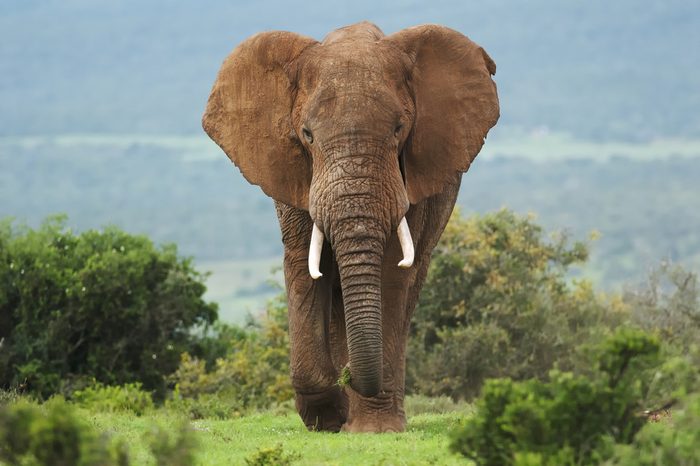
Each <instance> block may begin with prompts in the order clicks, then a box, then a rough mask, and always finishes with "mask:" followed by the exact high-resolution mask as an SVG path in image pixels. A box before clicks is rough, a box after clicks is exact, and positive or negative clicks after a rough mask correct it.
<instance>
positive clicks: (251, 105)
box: [202, 32, 316, 209]
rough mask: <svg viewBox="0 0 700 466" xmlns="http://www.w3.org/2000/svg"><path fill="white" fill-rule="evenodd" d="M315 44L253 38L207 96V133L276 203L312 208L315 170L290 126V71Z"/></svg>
mask: <svg viewBox="0 0 700 466" xmlns="http://www.w3.org/2000/svg"><path fill="white" fill-rule="evenodd" d="M315 43H316V41H315V40H313V39H311V38H309V37H304V36H300V35H298V34H294V33H291V32H265V33H260V34H256V35H255V36H252V37H250V38H249V39H247V40H246V41H244V42H243V43H242V44H240V45H239V46H238V47H236V49H235V50H234V51H233V52H231V54H230V55H229V56H228V57H227V58H226V60H225V61H224V63H223V65H222V66H221V69H220V70H219V74H218V76H217V78H216V82H214V86H213V88H212V90H211V94H210V96H209V102H208V103H207V108H206V111H205V112H204V117H203V118H202V126H203V127H204V131H206V133H207V134H208V135H209V137H211V138H212V139H213V140H214V142H216V143H217V144H218V145H219V147H221V148H222V149H223V151H224V152H225V153H226V155H228V157H229V158H230V159H231V161H232V162H233V163H234V164H236V166H237V167H238V168H239V169H240V170H241V173H242V174H243V176H244V177H245V178H246V179H247V180H248V181H249V182H250V183H252V184H256V185H258V186H260V187H261V188H262V190H263V191H264V192H265V193H266V194H267V195H268V196H270V197H272V198H273V199H276V200H278V201H281V202H283V203H285V204H288V205H291V206H294V207H298V208H302V209H308V204H309V200H308V198H309V186H310V183H311V165H310V163H309V161H308V160H307V157H306V156H305V155H304V149H303V147H302V146H301V143H300V142H299V140H298V138H297V135H296V133H295V131H294V129H293V126H292V120H291V110H292V103H293V100H294V95H293V89H294V85H293V83H292V82H291V81H290V78H289V74H288V71H289V70H290V69H292V68H293V63H294V62H295V60H296V59H297V58H298V57H299V55H301V53H302V52H303V51H304V50H305V49H306V48H307V47H309V46H311V45H313V44H315Z"/></svg>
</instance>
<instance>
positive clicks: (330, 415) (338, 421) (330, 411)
mask: <svg viewBox="0 0 700 466" xmlns="http://www.w3.org/2000/svg"><path fill="white" fill-rule="evenodd" d="M296 408H297V412H298V413H299V416H301V419H302V421H304V425H306V428H307V429H309V430H311V431H325V432H339V431H340V429H341V427H342V426H343V424H344V423H345V421H346V419H347V413H348V402H347V396H346V395H345V393H343V392H342V390H341V389H340V387H332V388H330V389H328V390H325V391H322V392H315V393H297V394H296Z"/></svg>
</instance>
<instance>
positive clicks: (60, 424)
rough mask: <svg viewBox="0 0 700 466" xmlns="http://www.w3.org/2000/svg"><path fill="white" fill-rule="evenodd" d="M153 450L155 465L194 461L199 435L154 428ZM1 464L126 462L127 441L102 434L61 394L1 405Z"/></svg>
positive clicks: (121, 465)
mask: <svg viewBox="0 0 700 466" xmlns="http://www.w3.org/2000/svg"><path fill="white" fill-rule="evenodd" d="M149 448H150V451H151V454H152V455H153V457H154V458H155V463H156V464H157V465H168V466H180V465H182V466H184V465H187V466H189V465H191V464H194V453H195V448H196V438H195V437H194V433H193V432H192V430H191V429H190V428H189V427H188V426H187V425H186V424H183V425H181V426H180V427H179V428H178V430H177V432H176V433H175V434H174V435H171V434H169V433H168V432H167V431H165V430H163V429H161V428H158V427H154V429H153V430H152V431H151V433H150V435H149ZM0 464H11V465H20V464H21V465H35V466H67V465H76V466H128V465H129V464H130V461H129V452H128V448H127V447H126V445H125V444H124V442H123V441H121V440H119V439H114V438H110V437H109V436H107V435H105V434H100V433H98V432H97V431H96V430H95V429H94V428H92V427H91V426H90V425H89V424H88V423H86V422H85V421H84V420H82V419H81V417H80V416H79V415H78V413H77V412H76V409H75V407H74V406H72V405H70V404H69V403H66V402H65V401H64V399H63V398H61V397H54V398H52V399H50V400H49V401H48V402H46V403H44V404H43V405H37V404H36V403H31V402H28V401H26V400H20V401H18V402H16V403H12V404H7V405H4V406H0Z"/></svg>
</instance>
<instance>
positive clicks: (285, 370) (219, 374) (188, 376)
mask: <svg viewBox="0 0 700 466" xmlns="http://www.w3.org/2000/svg"><path fill="white" fill-rule="evenodd" d="M251 325H253V328H251V329H248V330H247V331H246V332H245V333H244V334H243V336H242V335H241V334H239V333H235V332H234V334H235V335H236V337H235V338H234V339H233V340H232V341H231V342H230V345H231V346H230V349H229V352H228V354H227V355H226V356H225V357H222V358H219V359H217V360H216V361H215V363H214V367H213V368H211V369H208V368H207V364H206V362H205V361H204V360H202V359H198V358H194V357H192V356H190V355H189V354H187V353H184V354H183V355H182V358H181V361H180V366H179V367H178V369H177V371H175V373H174V374H172V376H171V377H170V378H169V380H170V382H171V383H173V384H175V391H174V393H173V397H172V399H171V400H169V401H168V402H167V403H168V406H170V407H172V408H174V409H179V410H184V411H188V412H189V414H190V416H192V417H194V418H197V417H235V416H238V415H240V414H241V413H243V412H247V411H249V410H254V409H261V408H269V407H271V406H273V405H275V404H277V403H283V402H285V401H287V400H290V399H292V398H293V394H294V392H293V390H292V387H291V381H290V378H289V337H288V333H287V307H286V301H285V297H284V294H281V295H279V296H278V297H277V298H276V299H274V300H272V301H271V302H270V303H268V307H267V312H266V313H265V316H264V317H263V318H262V319H261V321H260V322H255V323H253V322H251Z"/></svg>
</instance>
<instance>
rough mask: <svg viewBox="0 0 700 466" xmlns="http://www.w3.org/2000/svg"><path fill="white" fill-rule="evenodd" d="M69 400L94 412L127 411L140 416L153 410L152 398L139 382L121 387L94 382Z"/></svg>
mask: <svg viewBox="0 0 700 466" xmlns="http://www.w3.org/2000/svg"><path fill="white" fill-rule="evenodd" d="M71 398H72V400H73V401H74V402H75V403H77V404H80V405H81V406H83V407H86V408H88V409H93V410H95V411H107V412H115V411H129V412H132V413H134V414H136V415H137V416H141V415H142V414H144V413H146V412H148V411H150V410H151V409H153V398H152V397H151V394H150V393H148V392H146V391H144V390H143V389H142V387H141V383H140V382H135V383H128V384H124V385H123V386H118V385H111V386H110V385H104V384H101V383H99V382H95V383H93V384H92V385H90V386H88V387H85V388H83V389H81V390H76V391H74V392H73V394H72V396H71Z"/></svg>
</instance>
